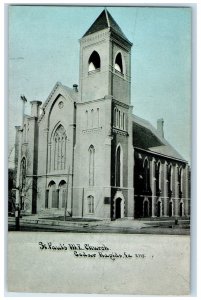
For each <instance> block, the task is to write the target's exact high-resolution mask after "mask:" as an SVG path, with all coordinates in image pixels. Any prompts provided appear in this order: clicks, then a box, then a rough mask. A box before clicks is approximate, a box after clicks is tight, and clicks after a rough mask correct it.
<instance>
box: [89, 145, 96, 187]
mask: <svg viewBox="0 0 201 300" xmlns="http://www.w3.org/2000/svg"><path fill="white" fill-rule="evenodd" d="M94 156H95V149H94V146H92V145H91V146H90V147H89V186H94Z"/></svg>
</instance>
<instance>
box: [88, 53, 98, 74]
mask: <svg viewBox="0 0 201 300" xmlns="http://www.w3.org/2000/svg"><path fill="white" fill-rule="evenodd" d="M100 67H101V61H100V56H99V54H98V52H96V51H94V52H93V53H92V54H91V56H90V57H89V68H88V71H89V72H93V71H96V70H99V69H100Z"/></svg>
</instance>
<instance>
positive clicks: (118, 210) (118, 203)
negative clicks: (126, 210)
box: [115, 198, 122, 219]
mask: <svg viewBox="0 0 201 300" xmlns="http://www.w3.org/2000/svg"><path fill="white" fill-rule="evenodd" d="M115 212H116V213H115V219H120V218H122V199H121V198H117V199H116V210H115Z"/></svg>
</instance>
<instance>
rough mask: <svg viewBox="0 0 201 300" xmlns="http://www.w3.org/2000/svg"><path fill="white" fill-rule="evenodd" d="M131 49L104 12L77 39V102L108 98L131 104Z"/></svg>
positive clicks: (111, 18) (106, 12) (129, 44)
mask: <svg viewBox="0 0 201 300" xmlns="http://www.w3.org/2000/svg"><path fill="white" fill-rule="evenodd" d="M131 47H132V43H131V42H130V41H129V40H128V39H127V38H126V36H125V35H124V33H123V32H122V30H121V28H120V27H119V26H118V25H117V23H116V22H115V20H114V19H113V17H112V16H111V15H110V13H109V12H108V11H107V9H104V10H103V11H102V13H101V14H100V15H99V17H98V18H97V19H96V20H95V22H94V23H93V24H92V25H91V27H90V28H89V29H88V30H87V32H86V33H85V34H84V36H83V37H82V38H81V39H80V84H79V86H80V102H86V101H93V100H98V99H101V98H104V97H105V96H106V95H109V96H113V97H114V98H115V99H116V100H118V101H121V102H123V103H125V104H130V78H131V68H130V66H131Z"/></svg>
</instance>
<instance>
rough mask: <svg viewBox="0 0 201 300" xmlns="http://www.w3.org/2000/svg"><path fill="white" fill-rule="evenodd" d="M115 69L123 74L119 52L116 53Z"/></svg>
mask: <svg viewBox="0 0 201 300" xmlns="http://www.w3.org/2000/svg"><path fill="white" fill-rule="evenodd" d="M114 68H115V71H118V72H119V73H122V74H123V63H122V56H121V53H118V54H117V56H116V59H115V63H114Z"/></svg>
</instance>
